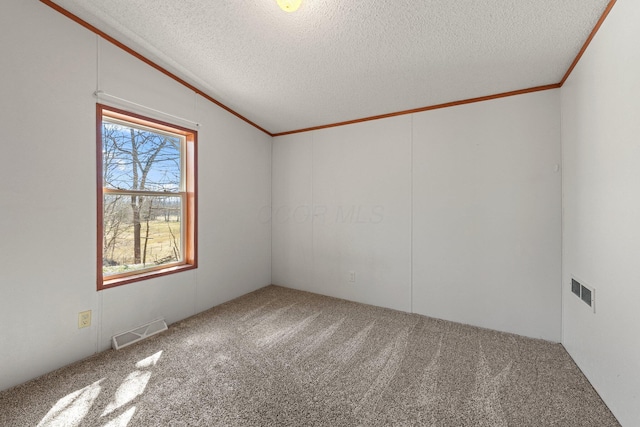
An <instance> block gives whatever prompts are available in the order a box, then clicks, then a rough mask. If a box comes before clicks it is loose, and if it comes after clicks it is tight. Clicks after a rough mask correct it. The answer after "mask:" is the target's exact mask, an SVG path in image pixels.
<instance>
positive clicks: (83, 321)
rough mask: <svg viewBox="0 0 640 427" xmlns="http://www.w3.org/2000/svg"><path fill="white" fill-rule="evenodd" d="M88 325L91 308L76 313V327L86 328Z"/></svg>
mask: <svg viewBox="0 0 640 427" xmlns="http://www.w3.org/2000/svg"><path fill="white" fill-rule="evenodd" d="M89 326H91V310H87V311H81V312H80V313H78V329H82V328H88V327H89Z"/></svg>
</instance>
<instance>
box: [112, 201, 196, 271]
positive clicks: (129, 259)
mask: <svg viewBox="0 0 640 427" xmlns="http://www.w3.org/2000/svg"><path fill="white" fill-rule="evenodd" d="M103 224H104V232H103V235H104V239H103V242H102V248H103V249H102V255H103V258H102V271H103V273H104V275H105V276H109V275H114V274H121V273H127V272H132V271H136V270H142V269H145V268H150V267H155V266H158V265H163V264H169V263H174V262H177V261H182V260H183V255H182V241H181V238H182V232H181V231H182V199H181V198H180V197H175V196H171V197H169V196H138V195H135V196H134V195H121V194H117V195H113V194H108V195H105V196H104V217H103Z"/></svg>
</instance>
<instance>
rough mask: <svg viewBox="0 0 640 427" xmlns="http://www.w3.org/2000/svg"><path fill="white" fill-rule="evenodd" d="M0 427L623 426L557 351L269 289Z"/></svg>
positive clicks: (96, 361) (31, 400)
mask: <svg viewBox="0 0 640 427" xmlns="http://www.w3.org/2000/svg"><path fill="white" fill-rule="evenodd" d="M0 425H2V426H65V427H70V426H109V427H114V426H131V427H133V426H332V427H337V426H383V425H384V426H580V427H585V426H597V427H607V426H617V425H619V424H618V423H617V422H616V420H615V418H614V417H613V416H612V415H611V413H610V412H609V410H608V409H607V407H606V406H605V405H604V403H603V402H602V401H601V400H600V398H599V397H598V395H597V394H596V393H595V391H594V390H593V388H592V387H591V385H590V384H589V383H588V382H587V380H586V378H585V377H584V376H583V375H582V373H581V372H580V371H579V370H578V368H577V367H576V365H575V364H574V363H573V361H572V360H571V358H570V357H569V355H568V354H567V353H566V351H565V350H564V349H563V347H562V346H561V345H559V344H551V343H548V342H545V341H540V340H532V339H528V338H523V337H520V336H516V335H510V334H505V333H499V332H494V331H489V330H485V329H478V328H474V327H471V326H465V325H460V324H456V323H451V322H446V321H440V320H434V319H431V318H427V317H424V316H419V315H415V314H407V313H402V312H397V311H393V310H387V309H382V308H377V307H372V306H367V305H362V304H357V303H352V302H347V301H343V300H338V299H333V298H328V297H324V296H319V295H315V294H310V293H306V292H299V291H294V290H290V289H285V288H281V287H277V286H269V287H267V288H264V289H261V290H259V291H256V292H254V293H251V294H249V295H245V296H243V297H241V298H239V299H236V300H234V301H231V302H229V303H226V304H223V305H221V306H219V307H216V308H214V309H211V310H209V311H207V312H205V313H201V314H199V315H197V316H194V317H192V318H190V319H187V320H185V321H182V322H179V323H177V324H174V325H172V326H171V327H170V328H169V330H168V331H166V332H164V333H162V334H160V335H156V336H155V337H152V338H149V339H147V340H144V341H142V342H140V343H138V344H134V345H132V346H129V347H126V348H124V349H122V350H120V351H107V352H104V353H100V354H98V355H96V356H94V357H92V358H90V359H87V360H84V361H82V362H79V363H76V364H74V365H72V366H69V367H66V368H63V369H60V370H57V371H55V372H52V373H50V374H47V375H45V376H43V377H41V378H38V379H36V380H34V381H31V382H29V383H26V384H24V385H21V386H19V387H15V388H13V389H11V390H7V391H5V392H2V393H0Z"/></svg>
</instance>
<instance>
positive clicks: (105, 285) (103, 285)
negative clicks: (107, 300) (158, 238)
mask: <svg viewBox="0 0 640 427" xmlns="http://www.w3.org/2000/svg"><path fill="white" fill-rule="evenodd" d="M195 268H197V265H194V264H182V265H175V266H171V267H167V268H161V269H158V270H152V271H144V272H141V273H139V274H131V275H128V276H124V277H116V278H113V279H102V280H99V281H98V290H99V291H102V290H104V289H110V288H115V287H116V286H120V285H126V284H127V283H133V282H140V281H142V280H148V279H153V278H155V277H161V276H168V275H170V274H175V273H180V272H182V271H187V270H193V269H195Z"/></svg>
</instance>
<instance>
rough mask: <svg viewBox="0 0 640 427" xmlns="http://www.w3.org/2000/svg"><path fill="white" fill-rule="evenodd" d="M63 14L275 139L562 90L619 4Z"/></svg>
mask: <svg viewBox="0 0 640 427" xmlns="http://www.w3.org/2000/svg"><path fill="white" fill-rule="evenodd" d="M53 2H54V3H56V4H57V5H59V6H61V7H63V8H64V9H66V10H67V11H69V12H71V13H73V14H74V15H76V16H77V17H79V18H81V19H82V20H84V21H86V22H88V23H89V24H91V25H93V26H94V27H96V28H98V29H99V30H101V31H103V32H104V33H106V34H108V35H110V36H112V37H113V38H115V39H116V40H118V41H120V42H122V43H124V44H125V45H127V46H128V47H130V48H131V49H133V50H135V51H136V52H138V53H140V54H142V55H143V56H145V57H147V58H148V59H150V60H152V61H153V62H155V63H157V64H158V65H160V66H161V67H163V68H165V69H166V70H168V71H170V72H172V73H174V74H176V75H177V76H179V77H180V78H182V79H184V80H185V81H186V82H188V83H190V84H192V85H193V86H195V87H197V88H198V89H200V90H202V91H203V92H204V93H206V94H208V95H210V96H211V97H213V98H215V99H216V100H217V101H219V102H221V103H222V104H224V105H226V106H227V107H229V108H230V109H232V110H234V111H236V112H237V113H238V114H240V115H242V116H244V117H246V118H247V119H248V120H250V121H252V122H254V123H256V124H257V125H259V126H261V127H262V128H264V129H266V130H267V131H269V132H270V133H274V134H275V133H280V132H285V131H291V130H297V129H304V128H309V127H314V126H321V125H327V124H332V123H336V122H343V121H348V120H355V119H360V118H365V117H370V116H376V115H382V114H388V113H393V112H398V111H404V110H411V109H416V108H421V107H425V106H431V105H437V104H442V103H448V102H453V101H459V100H465V99H470V98H476V97H482V96H487V95H493V94H499V93H504V92H510V91H515V90H520V89H527V88H532V87H538V86H545V85H550V84H557V83H559V82H560V81H561V80H562V79H563V76H564V75H565V73H566V72H567V70H568V69H569V67H570V66H571V64H572V62H573V61H574V59H575V58H576V56H577V55H578V53H579V52H580V49H581V48H582V47H583V45H584V44H585V41H586V40H587V39H588V37H589V35H590V33H591V31H592V30H593V29H594V27H595V26H596V24H597V22H598V20H599V18H600V17H601V16H602V14H603V12H604V11H605V9H606V8H607V4H608V3H609V0H527V1H524V0H370V1H344V0H303V3H302V6H301V7H300V9H299V10H298V11H297V12H294V13H286V12H284V11H282V10H280V9H279V7H278V5H277V3H276V0H180V1H175V0H136V1H131V0H110V1H104V0H53ZM118 95H119V96H124V95H125V94H118Z"/></svg>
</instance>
